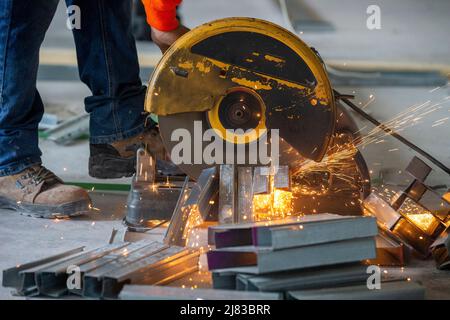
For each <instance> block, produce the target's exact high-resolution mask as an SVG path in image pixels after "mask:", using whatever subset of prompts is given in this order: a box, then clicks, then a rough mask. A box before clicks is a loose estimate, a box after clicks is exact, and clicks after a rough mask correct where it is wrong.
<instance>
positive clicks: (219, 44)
mask: <svg viewBox="0 0 450 320" xmlns="http://www.w3.org/2000/svg"><path fill="white" fill-rule="evenodd" d="M145 108H146V110H147V111H148V112H151V113H153V114H156V115H158V118H159V126H160V132H161V136H162V140H163V142H164V145H165V147H166V149H167V151H168V153H169V154H171V155H172V158H173V155H174V153H180V156H181V157H182V158H183V159H184V160H183V162H182V163H176V164H177V165H178V166H179V168H180V169H181V170H182V171H184V172H185V173H186V174H187V175H188V176H189V177H190V178H192V179H194V180H196V179H197V178H198V177H199V175H200V173H201V172H202V170H203V169H205V168H207V167H210V166H212V165H214V164H215V163H211V161H209V160H207V159H205V157H204V156H203V155H204V154H205V153H206V152H207V151H208V148H211V147H210V146H211V142H212V141H215V142H216V143H219V144H218V145H221V146H222V147H221V149H220V148H219V149H220V150H219V151H218V150H216V151H215V154H214V155H215V156H217V154H222V156H223V157H222V159H223V160H224V161H227V159H228V161H231V162H233V161H238V157H241V158H239V159H241V161H242V156H243V155H245V159H246V160H245V161H244V164H245V165H258V164H260V159H259V158H258V157H256V158H257V160H256V162H255V161H254V159H255V158H254V157H253V158H252V156H251V153H252V152H255V151H254V150H258V148H252V146H254V145H255V144H258V143H261V141H264V144H266V145H269V146H271V143H273V138H274V137H273V133H272V132H273V129H276V130H278V131H277V132H278V134H279V138H280V139H279V161H278V162H279V164H281V165H288V166H289V167H290V169H291V171H292V172H296V176H295V177H293V181H294V182H296V183H298V184H299V185H301V184H305V185H306V186H307V187H308V188H313V189H314V188H315V187H317V188H318V189H320V190H322V191H323V190H324V185H326V186H325V187H326V188H328V190H329V191H330V192H329V194H328V195H327V196H325V195H323V196H325V197H331V198H330V199H333V197H338V198H339V197H342V199H345V201H347V200H349V201H352V200H355V199H354V198H355V197H356V198H358V197H359V196H360V195H359V193H361V192H365V191H364V190H366V191H367V179H368V177H367V175H368V174H367V168H366V166H365V163H364V160H363V159H362V158H361V157H360V155H359V153H358V151H357V150H355V153H353V154H352V155H351V156H349V159H348V161H349V163H350V165H349V166H346V169H345V170H347V171H348V172H347V173H346V176H347V177H348V176H349V175H350V176H351V175H353V176H355V180H354V181H353V182H352V183H351V184H353V185H352V187H351V188H350V186H347V187H349V190H350V189H351V190H350V193H345V192H344V193H342V190H345V188H342V185H340V184H342V183H344V182H345V181H344V182H342V181H341V182H339V175H340V173H336V172H334V173H333V172H331V171H330V170H329V169H328V168H327V167H326V166H318V167H317V168H316V167H315V165H314V164H315V163H321V161H323V160H324V158H326V157H327V155H329V153H330V150H332V149H333V146H335V145H336V144H338V145H343V142H342V141H340V140H342V139H344V140H345V137H344V138H343V136H345V135H346V134H347V133H349V132H355V131H357V130H355V128H356V126H355V124H354V122H353V121H352V119H351V118H350V117H348V114H347V113H346V112H345V111H343V110H341V111H339V110H338V109H340V107H339V105H338V103H337V101H336V99H335V97H334V94H333V90H332V88H331V85H330V81H329V79H328V76H327V73H326V70H325V66H324V63H323V61H322V60H321V58H320V56H319V54H318V53H317V52H316V51H315V50H314V49H312V48H310V47H309V46H308V45H307V44H305V43H304V42H303V41H302V40H300V39H299V38H298V37H297V36H295V35H294V34H292V33H290V32H289V31H287V30H285V29H283V28H282V27H279V26H277V25H275V24H272V23H270V22H267V21H262V20H258V19H250V18H228V19H223V20H217V21H214V22H211V23H207V24H204V25H202V26H199V27H197V28H195V29H193V30H192V31H190V32H189V33H187V34H186V35H184V36H183V37H181V38H180V39H179V40H177V41H176V42H175V43H174V44H173V45H172V46H171V47H170V49H169V50H168V51H167V52H166V53H165V55H164V56H163V58H162V59H161V61H160V62H159V64H158V65H157V67H156V69H155V71H154V73H153V75H152V77H151V79H150V82H149V89H148V91H147V97H146V103H145ZM338 114H340V124H338V125H337V118H338ZM208 129H213V130H212V131H211V130H210V132H212V134H211V133H210V134H207V135H206V136H207V138H206V139H205V136H204V135H205V133H206V131H208ZM252 129H254V130H252ZM249 132H251V133H249ZM349 135H351V134H349ZM184 138H188V139H190V141H191V142H192V143H188V144H185V149H184V150H183V151H182V152H180V150H179V148H180V142H181V140H182V139H184ZM353 139H354V137H350V138H348V139H347V140H349V141H353ZM208 146H209V147H208ZM269 149H270V148H269ZM230 150H231V151H233V152H232V156H231V157H230V152H231V151H230ZM355 154H356V156H355ZM250 159H253V160H250ZM355 159H356V160H355ZM172 160H173V159H172ZM235 163H236V162H235ZM239 164H242V163H239ZM305 164H306V165H305ZM303 166H305V168H311V167H313V168H314V169H313V170H311V169H308V170H306V171H305V172H302V167H303ZM349 168H350V169H349ZM344 180H345V179H344ZM364 181H365V182H364ZM344 184H345V183H344ZM336 185H339V186H338V187H336ZM308 188H307V189H308ZM333 188H335V192H333ZM299 190H305V188H299ZM308 190H309V189H308ZM339 192H341V195H339V194H340V193H339ZM313 195H314V198H315V199H314V201H312V197H313ZM317 196H319V197H320V196H321V195H320V194H319V193H317V192H311V193H308V192H306V193H304V194H302V193H301V192H299V194H298V195H297V198H298V199H299V201H298V202H299V203H301V205H299V206H302V207H303V209H305V210H310V209H311V208H313V207H314V208H315V210H316V209H318V211H329V212H330V209H329V207H326V206H325V207H324V208H323V209H320V208H319V207H318V206H317V200H316V197H317ZM324 199H325V198H324ZM334 199H336V198H334ZM308 201H309V202H308ZM324 202H326V201H324ZM333 202H334V205H336V201H333V200H331V201H330V206H331V207H332V206H333V204H332V203H333ZM337 202H339V201H337ZM308 203H311V204H310V205H308ZM322 205H323V204H322ZM308 206H310V207H308ZM299 208H300V207H299ZM343 210H344V211H345V212H346V213H348V212H349V209H348V208H344V209H343ZM358 210H359V209H358ZM334 212H336V210H334ZM337 213H339V212H337Z"/></svg>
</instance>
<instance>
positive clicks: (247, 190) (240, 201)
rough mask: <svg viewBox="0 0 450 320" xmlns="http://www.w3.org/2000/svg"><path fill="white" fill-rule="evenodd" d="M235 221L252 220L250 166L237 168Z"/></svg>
mask: <svg viewBox="0 0 450 320" xmlns="http://www.w3.org/2000/svg"><path fill="white" fill-rule="evenodd" d="M237 183H238V186H237V213H236V214H235V216H236V218H237V221H236V222H237V223H243V222H249V221H252V220H253V170H252V168H251V167H238V168H237Z"/></svg>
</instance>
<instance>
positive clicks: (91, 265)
mask: <svg viewBox="0 0 450 320" xmlns="http://www.w3.org/2000/svg"><path fill="white" fill-rule="evenodd" d="M155 244H156V242H155V241H151V240H143V241H138V242H134V243H130V244H128V245H127V246H125V247H120V248H118V249H116V250H113V251H111V252H109V253H108V254H107V255H104V256H102V257H100V258H98V259H95V260H92V261H90V262H88V263H85V264H82V265H80V266H78V268H79V270H78V271H79V273H80V276H81V281H82V282H81V287H80V288H74V289H69V292H71V293H73V294H77V295H82V293H83V289H82V288H84V283H83V282H84V281H83V278H84V275H85V274H86V273H89V272H91V271H94V270H99V269H101V268H102V267H103V266H108V265H110V264H111V263H113V262H114V261H116V260H119V259H120V258H121V257H124V256H127V255H129V254H131V253H134V252H136V251H139V250H142V249H146V248H148V247H152V246H154V245H155Z"/></svg>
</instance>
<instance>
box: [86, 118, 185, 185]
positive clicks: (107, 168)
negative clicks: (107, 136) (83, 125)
mask: <svg viewBox="0 0 450 320" xmlns="http://www.w3.org/2000/svg"><path fill="white" fill-rule="evenodd" d="M142 147H143V148H146V149H147V151H148V152H149V153H150V154H152V155H153V156H154V157H155V158H156V159H157V161H156V170H157V173H158V174H159V175H163V176H175V175H183V173H182V172H181V171H180V170H179V169H178V167H177V166H175V165H174V164H173V163H172V162H171V161H169V160H168V156H167V155H166V151H165V149H164V145H163V143H162V140H161V136H160V135H159V130H158V128H157V127H153V128H151V129H146V130H145V131H144V132H143V133H141V134H139V135H136V136H134V137H131V138H128V139H125V140H120V141H117V142H113V143H111V144H91V145H90V151H91V156H90V157H89V175H90V176H91V177H94V178H98V179H116V178H122V177H131V176H132V175H133V174H134V173H135V172H136V170H135V167H136V152H137V150H138V149H139V148H142Z"/></svg>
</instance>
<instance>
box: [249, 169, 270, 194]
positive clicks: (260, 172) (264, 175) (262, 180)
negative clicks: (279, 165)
mask: <svg viewBox="0 0 450 320" xmlns="http://www.w3.org/2000/svg"><path fill="white" fill-rule="evenodd" d="M269 193H270V169H269V168H268V167H256V168H255V170H254V176H253V194H269Z"/></svg>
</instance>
